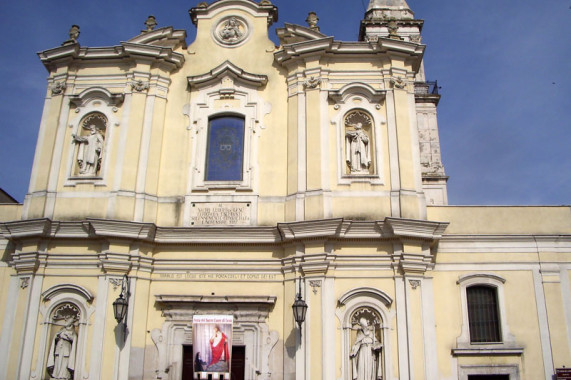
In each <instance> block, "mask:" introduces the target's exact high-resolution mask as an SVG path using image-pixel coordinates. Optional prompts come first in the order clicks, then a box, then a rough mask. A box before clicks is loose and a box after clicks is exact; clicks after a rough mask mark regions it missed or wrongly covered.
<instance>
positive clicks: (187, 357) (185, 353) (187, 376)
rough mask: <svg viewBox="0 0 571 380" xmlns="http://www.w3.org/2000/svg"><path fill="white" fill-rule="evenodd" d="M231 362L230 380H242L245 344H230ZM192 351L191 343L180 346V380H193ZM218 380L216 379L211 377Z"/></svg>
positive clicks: (244, 367)
mask: <svg viewBox="0 0 571 380" xmlns="http://www.w3.org/2000/svg"><path fill="white" fill-rule="evenodd" d="M231 358H232V363H231V366H230V379H231V380H244V373H245V370H246V346H232V356H231ZM193 365H194V352H193V350H192V345H184V346H182V380H195V379H196V377H194V368H193ZM213 380H218V379H213Z"/></svg>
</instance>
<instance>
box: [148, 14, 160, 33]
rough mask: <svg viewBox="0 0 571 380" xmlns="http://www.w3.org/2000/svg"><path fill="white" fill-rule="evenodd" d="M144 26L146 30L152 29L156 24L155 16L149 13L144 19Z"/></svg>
mask: <svg viewBox="0 0 571 380" xmlns="http://www.w3.org/2000/svg"><path fill="white" fill-rule="evenodd" d="M145 26H146V27H147V30H146V32H151V31H153V30H154V29H155V27H156V26H157V20H156V19H155V16H153V15H150V16H149V17H147V21H145Z"/></svg>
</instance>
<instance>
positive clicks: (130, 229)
mask: <svg viewBox="0 0 571 380" xmlns="http://www.w3.org/2000/svg"><path fill="white" fill-rule="evenodd" d="M87 222H88V223H89V225H90V227H91V229H92V232H93V234H94V235H95V236H100V237H111V238H122V239H133V240H143V241H148V242H153V241H154V238H155V233H156V229H157V227H156V226H155V225H154V224H152V223H137V222H124V221H119V220H107V219H87Z"/></svg>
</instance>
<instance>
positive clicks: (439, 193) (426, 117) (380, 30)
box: [359, 0, 448, 205]
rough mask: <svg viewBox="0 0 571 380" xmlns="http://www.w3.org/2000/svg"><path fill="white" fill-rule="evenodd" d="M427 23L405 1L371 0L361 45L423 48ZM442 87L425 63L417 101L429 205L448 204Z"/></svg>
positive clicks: (420, 72)
mask: <svg viewBox="0 0 571 380" xmlns="http://www.w3.org/2000/svg"><path fill="white" fill-rule="evenodd" d="M423 24H424V20H418V19H415V17H414V12H413V11H412V10H411V9H410V7H409V5H408V4H407V2H406V1H405V0H370V2H369V6H368V8H367V11H366V12H365V17H364V19H363V20H362V21H361V28H360V30H359V41H364V42H376V41H378V40H379V38H389V39H394V40H399V41H406V42H411V43H415V44H422V37H421V32H422V26H423ZM438 90H439V87H438V83H437V81H435V80H428V79H427V77H426V74H425V70H424V61H423V62H422V63H421V65H420V68H419V70H418V72H417V73H416V76H415V79H414V98H415V106H416V118H417V127H418V140H419V146H418V148H419V150H420V165H421V172H422V187H423V190H424V193H425V196H426V203H427V204H428V205H446V204H448V194H447V188H446V182H447V181H448V176H446V174H445V172H444V166H443V165H442V157H441V153H440V152H441V151H440V139H439V133H438V120H437V116H436V108H437V106H438V102H439V101H440V94H439V91H438Z"/></svg>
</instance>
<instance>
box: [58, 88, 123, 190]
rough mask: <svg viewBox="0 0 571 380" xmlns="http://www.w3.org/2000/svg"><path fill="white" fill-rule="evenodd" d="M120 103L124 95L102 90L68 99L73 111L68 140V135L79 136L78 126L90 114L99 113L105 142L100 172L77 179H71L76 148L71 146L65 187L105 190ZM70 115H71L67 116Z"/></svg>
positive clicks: (83, 93) (75, 176)
mask: <svg viewBox="0 0 571 380" xmlns="http://www.w3.org/2000/svg"><path fill="white" fill-rule="evenodd" d="M122 102H123V94H112V93H111V92H109V91H108V90H106V89H104V88H101V87H91V88H88V89H86V90H84V91H82V92H81V93H80V94H79V95H72V96H70V103H71V105H72V108H70V112H71V110H75V113H76V116H75V117H71V116H70V122H69V124H68V126H69V128H70V131H68V132H66V133H67V134H68V135H70V136H69V137H71V134H75V135H78V136H80V135H81V128H82V126H81V123H82V122H83V120H84V119H85V117H87V116H88V115H90V114H94V113H100V114H102V115H103V116H105V118H106V119H107V125H106V131H105V140H104V141H103V161H102V163H101V171H100V172H99V174H98V175H96V176H90V177H88V176H77V175H74V168H75V166H76V164H75V161H76V153H77V147H76V146H75V145H76V144H71V145H70V148H69V152H68V155H67V168H66V173H67V181H66V182H65V184H64V186H75V185H76V184H78V183H94V184H95V185H99V186H104V185H105V184H106V183H105V180H104V179H105V175H106V173H107V170H108V167H109V165H110V160H109V159H108V156H109V153H110V147H111V146H112V140H113V135H114V129H115V128H114V127H115V126H118V125H119V119H118V118H117V117H116V116H115V112H117V111H118V109H117V106H119V105H120V104H121V103H122ZM70 115H71V114H70Z"/></svg>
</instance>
